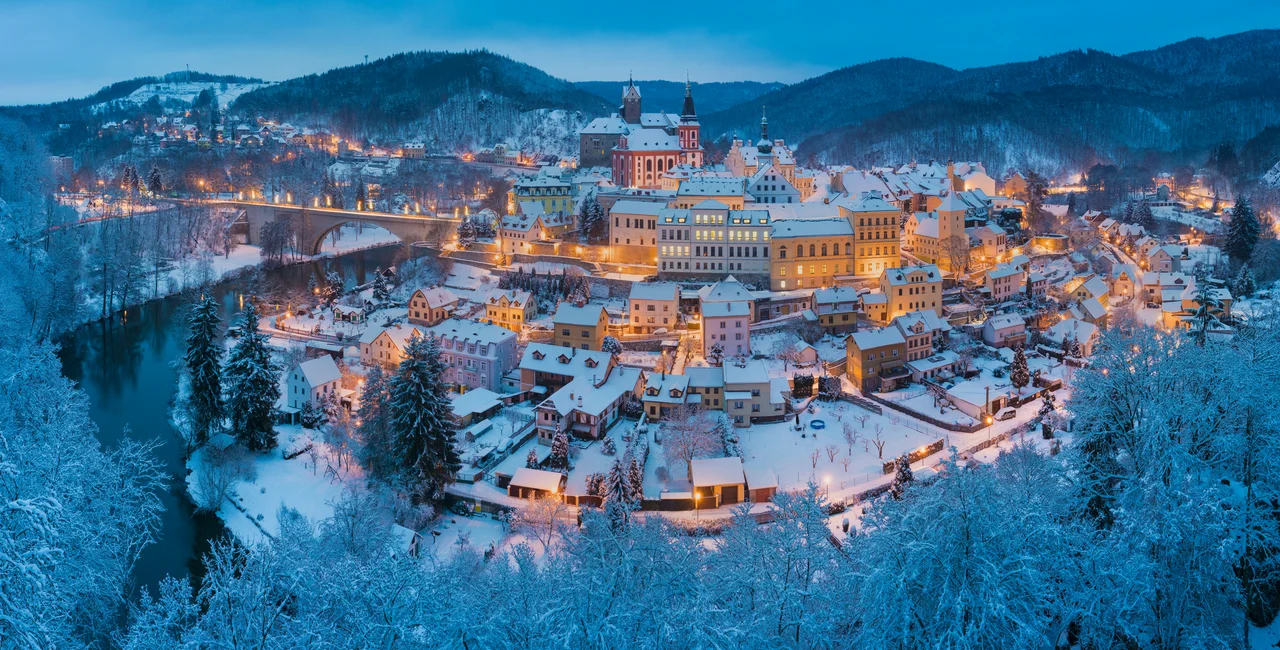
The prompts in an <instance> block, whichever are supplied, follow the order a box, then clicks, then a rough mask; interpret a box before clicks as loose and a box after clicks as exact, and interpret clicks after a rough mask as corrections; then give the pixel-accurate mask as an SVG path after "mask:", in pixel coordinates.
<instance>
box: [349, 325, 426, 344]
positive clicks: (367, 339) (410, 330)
mask: <svg viewBox="0 0 1280 650" xmlns="http://www.w3.org/2000/svg"><path fill="white" fill-rule="evenodd" d="M384 333H385V334H386V335H387V337H388V338H390V339H391V342H392V343H394V344H395V345H396V347H398V348H400V349H401V350H403V349H404V347H405V346H406V345H408V344H409V339H410V338H411V337H412V336H413V335H414V333H417V335H418V336H422V330H420V329H418V328H417V327H414V326H413V325H402V324H400V323H396V324H395V325H392V326H391V327H386V328H377V327H370V328H367V329H365V331H364V334H361V335H360V342H361V343H373V342H374V341H375V340H376V339H377V338H378V337H379V336H381V335H382V334H384Z"/></svg>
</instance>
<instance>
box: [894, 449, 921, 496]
mask: <svg viewBox="0 0 1280 650" xmlns="http://www.w3.org/2000/svg"><path fill="white" fill-rule="evenodd" d="M914 480H915V475H914V474H912V473H911V459H909V458H907V455H906V454H902V455H901V456H898V458H897V460H895V461H893V483H890V484H889V494H891V495H893V498H895V499H901V498H902V497H903V496H904V495H906V493H907V486H908V485H911V483H912V481H914Z"/></svg>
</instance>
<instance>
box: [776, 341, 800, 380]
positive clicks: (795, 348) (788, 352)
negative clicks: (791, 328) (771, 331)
mask: <svg viewBox="0 0 1280 650" xmlns="http://www.w3.org/2000/svg"><path fill="white" fill-rule="evenodd" d="M772 352H773V356H774V357H775V358H777V359H778V360H779V361H781V362H782V370H783V372H786V370H787V369H788V368H789V367H790V366H791V364H793V363H798V362H799V361H800V346H799V345H797V344H796V342H795V340H794V339H791V338H788V337H786V336H783V337H781V338H779V339H778V340H777V341H775V342H774V344H773V350H772Z"/></svg>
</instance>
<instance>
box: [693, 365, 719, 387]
mask: <svg viewBox="0 0 1280 650" xmlns="http://www.w3.org/2000/svg"><path fill="white" fill-rule="evenodd" d="M684 374H685V375H687V376H688V377H689V385H690V386H691V387H693V388H719V387H722V386H724V368H716V367H710V366H685V368H684Z"/></svg>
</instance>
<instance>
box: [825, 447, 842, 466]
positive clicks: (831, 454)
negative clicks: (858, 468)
mask: <svg viewBox="0 0 1280 650" xmlns="http://www.w3.org/2000/svg"><path fill="white" fill-rule="evenodd" d="M823 451H825V452H827V462H828V463H834V462H835V461H836V454H838V453H840V447H838V446H836V445H827V446H826V447H824V448H823Z"/></svg>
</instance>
